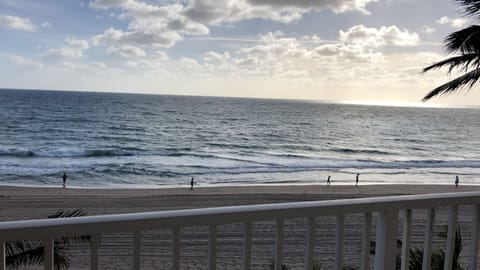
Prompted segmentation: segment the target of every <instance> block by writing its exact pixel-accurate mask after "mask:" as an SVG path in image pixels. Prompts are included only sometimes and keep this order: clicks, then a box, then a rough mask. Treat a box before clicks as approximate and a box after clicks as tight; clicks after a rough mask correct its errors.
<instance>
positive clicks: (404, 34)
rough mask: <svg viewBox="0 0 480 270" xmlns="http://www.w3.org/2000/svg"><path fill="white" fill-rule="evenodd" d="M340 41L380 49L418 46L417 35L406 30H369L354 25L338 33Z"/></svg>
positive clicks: (385, 28) (394, 27)
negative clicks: (391, 46)
mask: <svg viewBox="0 0 480 270" xmlns="http://www.w3.org/2000/svg"><path fill="white" fill-rule="evenodd" d="M340 40H341V41H344V42H348V43H354V44H360V45H362V46H369V47H374V48H378V47H382V46H385V45H394V46H414V45H416V44H418V42H419V40H420V39H419V37H418V34H417V33H410V32H409V31H408V30H403V31H402V30H400V29H399V28H398V27H397V26H395V25H392V26H388V27H386V26H382V27H380V28H378V29H377V28H369V27H365V26H364V25H362V24H360V25H355V26H353V27H351V28H350V29H348V30H347V31H345V32H344V31H340Z"/></svg>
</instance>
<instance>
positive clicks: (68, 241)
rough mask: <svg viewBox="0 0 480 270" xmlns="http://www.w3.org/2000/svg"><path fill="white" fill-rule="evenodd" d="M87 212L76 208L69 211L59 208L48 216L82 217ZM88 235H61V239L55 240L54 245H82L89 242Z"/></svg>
mask: <svg viewBox="0 0 480 270" xmlns="http://www.w3.org/2000/svg"><path fill="white" fill-rule="evenodd" d="M86 215H87V213H86V212H85V211H82V210H79V209H76V210H70V211H64V210H59V211H57V212H56V213H55V214H53V215H50V216H48V218H70V217H82V216H86ZM89 241H90V236H88V235H80V236H70V237H62V238H61V241H55V245H60V246H75V245H82V244H86V243H89Z"/></svg>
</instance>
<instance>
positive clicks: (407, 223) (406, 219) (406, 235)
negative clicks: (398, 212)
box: [400, 209, 412, 270]
mask: <svg viewBox="0 0 480 270" xmlns="http://www.w3.org/2000/svg"><path fill="white" fill-rule="evenodd" d="M411 231H412V210H411V209H405V210H404V211H403V236H402V264H401V268H400V269H401V270H408V269H409V263H410V234H411Z"/></svg>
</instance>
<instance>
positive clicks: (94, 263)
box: [90, 235, 100, 270]
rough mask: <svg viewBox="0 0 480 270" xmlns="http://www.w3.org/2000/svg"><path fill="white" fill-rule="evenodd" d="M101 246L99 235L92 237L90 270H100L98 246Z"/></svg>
mask: <svg viewBox="0 0 480 270" xmlns="http://www.w3.org/2000/svg"><path fill="white" fill-rule="evenodd" d="M99 244H100V236H99V235H91V236H90V269H91V270H98V246H99Z"/></svg>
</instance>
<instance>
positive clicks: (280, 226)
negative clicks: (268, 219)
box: [275, 218, 284, 270]
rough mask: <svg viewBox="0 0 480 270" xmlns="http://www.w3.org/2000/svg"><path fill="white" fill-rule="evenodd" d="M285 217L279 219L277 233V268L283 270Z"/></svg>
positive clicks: (276, 269)
mask: <svg viewBox="0 0 480 270" xmlns="http://www.w3.org/2000/svg"><path fill="white" fill-rule="evenodd" d="M283 222H284V221H283V219H281V218H279V219H277V224H276V225H277V226H276V233H275V270H282V264H283V225H284V224H283Z"/></svg>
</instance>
